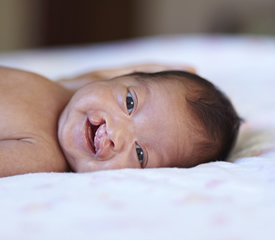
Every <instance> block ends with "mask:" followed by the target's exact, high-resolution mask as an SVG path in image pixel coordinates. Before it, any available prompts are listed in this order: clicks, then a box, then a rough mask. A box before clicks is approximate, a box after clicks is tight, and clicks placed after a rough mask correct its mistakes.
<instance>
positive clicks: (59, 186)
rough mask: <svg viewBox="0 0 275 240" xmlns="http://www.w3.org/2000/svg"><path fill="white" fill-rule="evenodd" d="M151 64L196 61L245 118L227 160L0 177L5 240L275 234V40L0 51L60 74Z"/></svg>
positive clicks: (200, 39) (184, 39) (192, 38)
mask: <svg viewBox="0 0 275 240" xmlns="http://www.w3.org/2000/svg"><path fill="white" fill-rule="evenodd" d="M144 62H160V63H175V64H187V65H192V66H194V67H196V68H197V69H198V73H199V74H200V75H202V76H203V77H205V78H207V79H209V80H210V81H212V82H213V83H214V84H216V85H217V86H218V87H219V88H221V89H222V90H223V92H225V93H226V94H227V95H228V96H229V97H230V98H231V99H232V101H233V103H234V105H235V106H236V109H237V111H238V113H239V114H240V115H241V117H243V118H244V119H245V120H246V121H245V124H243V126H242V128H241V134H240V137H239V139H238V142H237V145H236V147H235V149H234V151H233V152H232V154H231V156H230V158H229V160H228V162H214V163H207V164H201V165H199V166H197V167H194V168H190V169H178V168H163V169H142V170H140V169H121V170H109V171H100V172H94V173H85V174H76V173H36V174H26V175H19V176H13V177H7V178H1V179H0V210H1V215H0V224H1V228H0V239H1V240H6V239H15V240H17V239H18V240H19V239H20V240H21V239H30V240H34V239H41V240H43V239H53V240H55V239H68V240H70V239H81V240H86V239H112V240H114V239H122V240H123V239H127V240H128V239H139V240H140V239H143V240H146V239H148V240H149V239H150V240H154V239H158V240H162V239H192V240H196V239H205V240H208V239H209V240H216V239H217V240H243V239H248V240H254V239H255V240H256V239H265V240H269V239H270V240H272V239H275V38H272V37H256V36H235V37H233V36H219V35H217V36H206V35H175V36H158V37H152V38H145V39H136V40H130V41H121V42H113V43H105V44H95V45H84V46H77V47H67V48H56V49H42V50H34V51H21V52H14V53H2V54H0V65H2V66H8V67H16V68H20V69H24V70H30V71H34V72H36V73H39V74H42V75H44V76H46V77H49V78H51V79H52V80H56V79H58V78H61V77H66V76H73V75H77V74H81V73H84V72H86V71H91V70H93V69H98V68H107V67H116V66H122V65H130V64H137V63H144Z"/></svg>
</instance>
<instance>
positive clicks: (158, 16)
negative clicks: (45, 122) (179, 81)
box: [0, 0, 275, 52]
mask: <svg viewBox="0 0 275 240" xmlns="http://www.w3.org/2000/svg"><path fill="white" fill-rule="evenodd" d="M182 33H187V34H188V33H210V34H215V33H225V34H263V35H275V0H207V1H206V0H100V1H98V0H80V1H77V0H0V52H6V51H15V50H22V49H31V48H42V47H52V46H61V45H62V46H64V45H65V46H66V45H75V44H88V43H97V42H106V41H113V40H121V39H129V38H136V37H145V36H153V35H163V34H182Z"/></svg>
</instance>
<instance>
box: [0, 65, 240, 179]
mask: <svg viewBox="0 0 275 240" xmlns="http://www.w3.org/2000/svg"><path fill="white" fill-rule="evenodd" d="M171 69H173V67H166V66H161V65H139V66H132V67H128V68H121V69H112V70H105V71H104V70H102V71H95V72H91V73H88V74H85V75H82V76H79V77H77V78H74V79H70V80H63V81H59V82H57V83H55V82H52V81H50V80H48V79H46V78H44V77H42V76H39V75H36V74H34V73H30V72H25V71H20V70H15V69H10V68H4V67H2V68H0V109H1V110H0V112H1V115H0V123H1V124H0V161H1V168H0V176H9V175H15V174H23V173H30V172H65V171H71V170H73V171H75V172H92V171H98V170H104V169H120V168H156V167H192V166H195V165H197V164H200V163H204V162H209V161H214V160H224V159H225V158H226V157H227V155H228V154H229V152H230V150H231V148H232V147H233V145H234V143H235V140H236V137H237V134H238V130H239V126H240V118H239V117H238V115H237V113H236V111H235V110H234V108H233V106H232V104H231V103H230V101H229V100H228V99H227V98H226V97H225V96H224V95H223V94H222V93H221V92H220V91H219V90H217V89H216V88H215V87H214V85H213V84H211V83H210V82H208V81H207V80H205V79H203V78H201V77H199V76H197V75H195V74H194V73H191V72H192V71H193V70H192V69H188V68H186V70H187V71H179V70H171ZM159 70H162V71H159ZM163 70H164V71H163ZM149 72H151V73H149ZM123 74H124V75H123Z"/></svg>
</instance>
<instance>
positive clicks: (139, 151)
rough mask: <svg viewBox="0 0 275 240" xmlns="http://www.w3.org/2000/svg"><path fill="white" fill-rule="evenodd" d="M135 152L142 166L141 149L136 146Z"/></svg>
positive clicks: (142, 156) (142, 155)
mask: <svg viewBox="0 0 275 240" xmlns="http://www.w3.org/2000/svg"><path fill="white" fill-rule="evenodd" d="M136 151H137V156H138V160H139V162H140V164H141V165H142V163H143V159H144V154H143V150H142V148H141V147H140V146H139V145H137V144H136Z"/></svg>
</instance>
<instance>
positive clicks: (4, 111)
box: [0, 64, 194, 177]
mask: <svg viewBox="0 0 275 240" xmlns="http://www.w3.org/2000/svg"><path fill="white" fill-rule="evenodd" d="M178 68H179V67H178V66H163V65H157V64H147V65H138V66H131V67H127V68H117V69H110V70H100V71H94V72H90V73H87V74H84V75H82V76H79V77H76V78H72V79H66V80H62V81H60V82H59V83H55V82H52V81H50V80H48V79H46V78H44V77H42V76H39V75H36V74H34V73H30V72H25V71H21V70H16V69H10V68H4V67H0V112H1V114H0V123H1V124H0V162H1V167H0V177H4V176H11V175H17V174H24V173H34V172H67V171H70V170H71V167H70V165H69V164H68V162H67V160H66V158H65V156H64V154H63V151H62V150H61V147H60V145H59V142H58V138H57V131H58V129H57V127H58V119H59V116H60V114H61V112H62V111H63V109H64V108H65V107H66V105H67V104H68V102H69V101H70V99H71V98H72V96H73V95H74V92H75V91H77V90H78V89H79V88H81V87H83V86H85V85H86V84H88V83H90V82H93V81H101V80H106V79H110V78H113V77H116V76H118V75H123V74H127V73H131V72H133V71H145V72H146V71H147V72H154V71H162V70H168V69H178ZM180 68H181V69H185V70H187V71H188V70H189V71H191V72H193V71H194V70H193V69H192V68H188V67H180Z"/></svg>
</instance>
